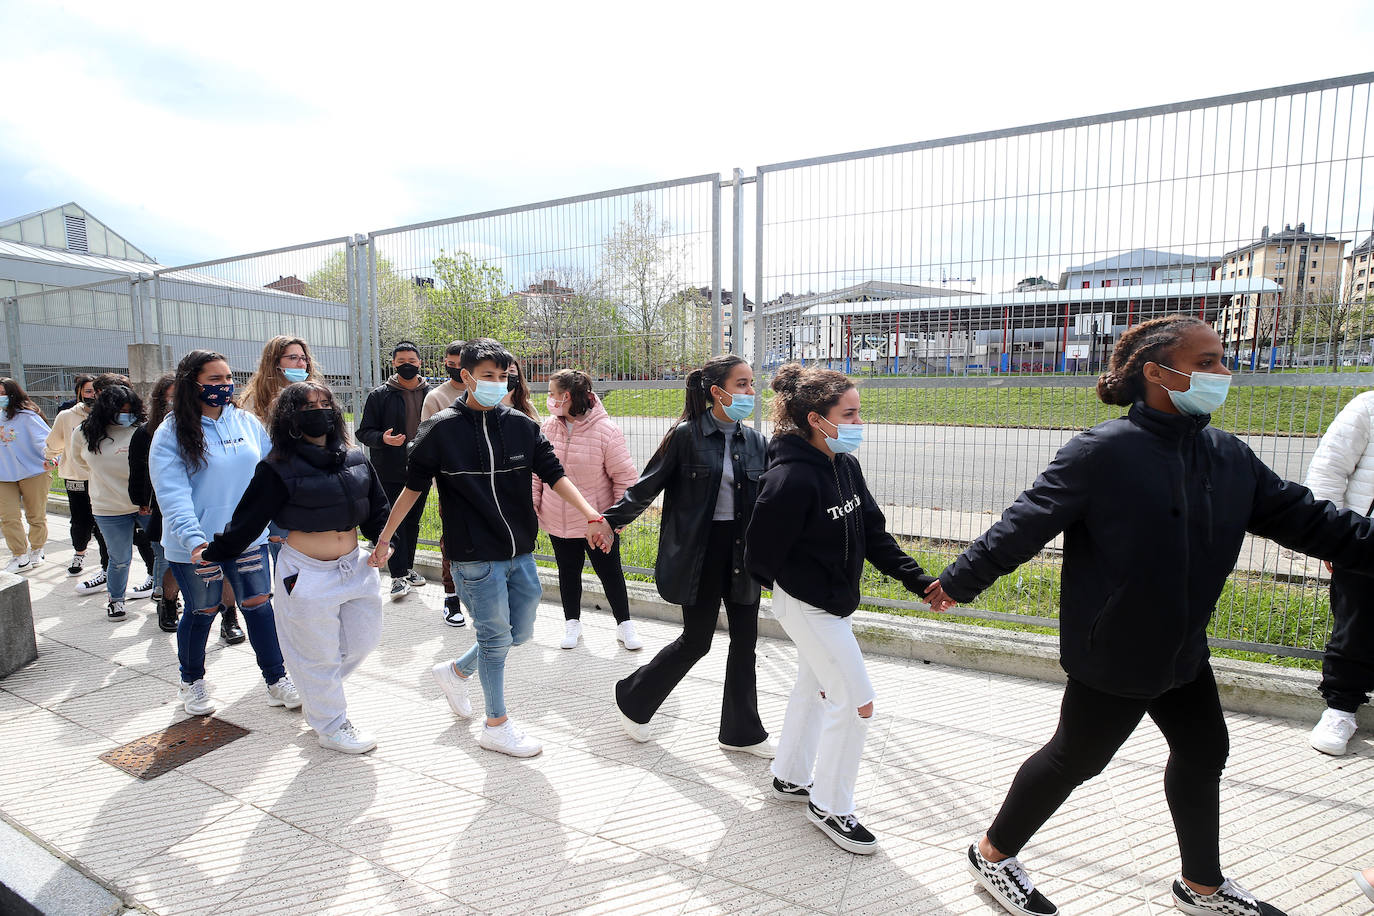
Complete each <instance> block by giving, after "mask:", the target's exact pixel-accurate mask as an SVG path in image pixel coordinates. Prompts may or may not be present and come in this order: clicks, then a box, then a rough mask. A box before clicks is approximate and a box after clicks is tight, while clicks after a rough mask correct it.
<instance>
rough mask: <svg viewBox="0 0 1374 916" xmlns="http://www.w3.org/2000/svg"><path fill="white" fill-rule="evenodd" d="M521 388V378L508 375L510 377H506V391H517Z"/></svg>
mask: <svg viewBox="0 0 1374 916" xmlns="http://www.w3.org/2000/svg"><path fill="white" fill-rule="evenodd" d="M519 387H520V376H518V375H508V376H506V390H507V391H514V390H515V389H517V388H519Z"/></svg>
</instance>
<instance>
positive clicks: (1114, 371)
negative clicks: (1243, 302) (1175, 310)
mask: <svg viewBox="0 0 1374 916" xmlns="http://www.w3.org/2000/svg"><path fill="white" fill-rule="evenodd" d="M1205 327H1209V325H1207V324H1206V323H1205V322H1203V321H1200V320H1198V319H1197V318H1193V317H1192V316H1190V315H1165V316H1164V317H1163V318H1152V319H1151V320H1149V321H1143V322H1141V323H1140V324H1138V325H1136V326H1135V327H1133V328H1131V329H1130V330H1129V331H1127V332H1126V333H1125V334H1122V335H1121V339H1120V340H1118V341H1117V342H1116V347H1115V348H1114V349H1113V350H1112V361H1111V364H1110V365H1109V367H1108V369H1107V371H1106V372H1104V373H1102V375H1101V376H1099V377H1098V379H1097V399H1098V400H1099V401H1101V402H1102V403H1103V404H1116V405H1119V406H1122V407H1129V406H1130V405H1132V404H1134V403H1135V402H1136V401H1139V400H1141V399H1142V398H1144V397H1145V376H1144V368H1145V364H1146V363H1148V362H1156V363H1157V362H1159V361H1160V360H1161V359H1163V358H1164V357H1165V356H1166V354H1168V353H1170V352H1171V351H1172V350H1173V349H1174V347H1176V346H1177V345H1178V343H1179V341H1181V340H1183V335H1184V334H1187V333H1188V332H1189V331H1191V330H1193V329H1194V328H1205Z"/></svg>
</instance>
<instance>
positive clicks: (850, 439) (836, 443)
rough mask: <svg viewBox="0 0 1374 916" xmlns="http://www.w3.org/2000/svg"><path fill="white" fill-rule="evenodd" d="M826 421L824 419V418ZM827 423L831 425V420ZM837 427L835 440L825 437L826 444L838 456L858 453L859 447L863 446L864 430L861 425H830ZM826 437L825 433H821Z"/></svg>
mask: <svg viewBox="0 0 1374 916" xmlns="http://www.w3.org/2000/svg"><path fill="white" fill-rule="evenodd" d="M822 419H824V417H822ZM825 422H827V423H830V421H829V420H826V421H825ZM830 425H831V426H833V427H835V438H833V439H832V438H831V437H830V436H826V437H825V444H826V446H828V447H829V449H830V450H831V451H832V452H834V453H835V454H836V455H843V454H844V453H845V452H854V451H858V449H859V446H860V445H863V441H864V428H863V424H861V423H830ZM821 434H822V435H824V431H822V433H821Z"/></svg>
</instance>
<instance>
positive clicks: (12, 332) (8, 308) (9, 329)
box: [5, 298, 29, 391]
mask: <svg viewBox="0 0 1374 916" xmlns="http://www.w3.org/2000/svg"><path fill="white" fill-rule="evenodd" d="M5 342H6V343H7V344H9V351H10V377H11V378H13V379H14V380H15V381H16V382H18V383H19V385H20V387H21V388H23V389H24V390H25V391H27V390H28V388H29V382H28V379H26V378H25V377H24V349H23V347H22V346H21V345H20V331H19V300H18V299H14V298H10V299H6V300H5Z"/></svg>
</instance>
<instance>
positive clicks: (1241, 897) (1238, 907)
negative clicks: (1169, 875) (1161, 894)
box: [1173, 878, 1284, 916]
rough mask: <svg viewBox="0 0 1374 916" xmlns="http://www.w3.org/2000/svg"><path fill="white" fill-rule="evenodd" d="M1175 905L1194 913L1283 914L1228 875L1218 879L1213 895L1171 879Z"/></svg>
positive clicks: (1234, 915)
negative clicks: (1219, 882) (1218, 884)
mask: <svg viewBox="0 0 1374 916" xmlns="http://www.w3.org/2000/svg"><path fill="white" fill-rule="evenodd" d="M1173 892H1174V906H1176V907H1178V908H1179V909H1180V910H1182V911H1183V912H1185V913H1193V914H1194V916H1215V914H1218V913H1220V914H1221V916H1284V912H1283V910H1281V909H1279V908H1278V907H1276V906H1274V905H1272V904H1268V903H1264V902H1263V901H1260V900H1256V899H1255V895H1254V894H1252V893H1250V892H1249V891H1247V890H1246V889H1245V888H1243V887H1241V886H1240V885H1239V884H1236V883H1235V882H1234V881H1232V880H1231V879H1230V878H1226V879H1225V880H1223V881H1222V882H1221V887H1219V888H1217V890H1216V893H1214V894H1199V893H1198V892H1197V891H1195V890H1193V889H1192V888H1191V887H1189V886H1188V885H1186V884H1184V883H1183V879H1182V878H1175V879H1174V886H1173Z"/></svg>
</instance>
